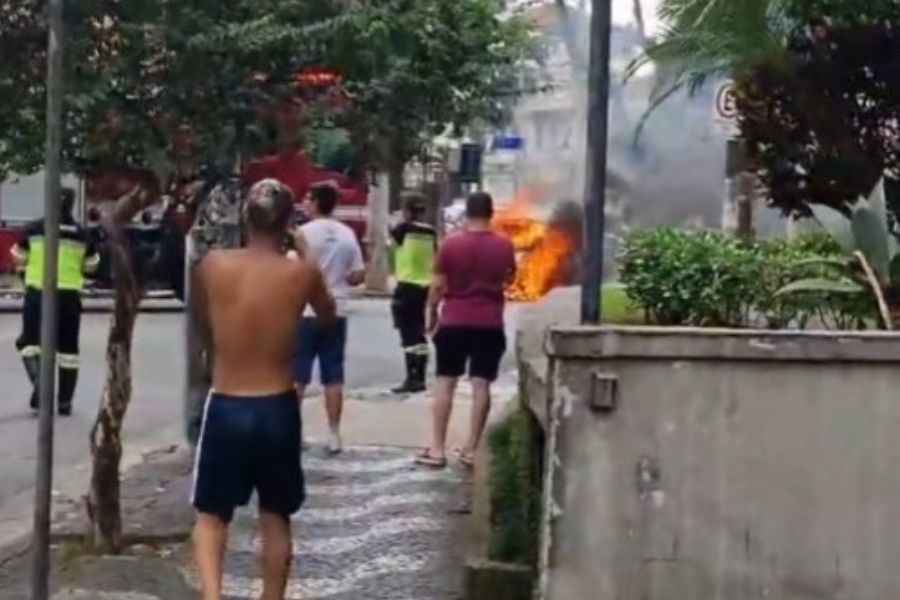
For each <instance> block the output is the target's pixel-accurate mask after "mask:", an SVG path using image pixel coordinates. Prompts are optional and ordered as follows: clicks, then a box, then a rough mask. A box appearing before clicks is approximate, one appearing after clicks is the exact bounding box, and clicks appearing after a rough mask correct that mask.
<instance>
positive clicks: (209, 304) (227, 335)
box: [198, 247, 335, 396]
mask: <svg viewBox="0 0 900 600" xmlns="http://www.w3.org/2000/svg"><path fill="white" fill-rule="evenodd" d="M198 275H199V277H200V278H201V280H202V281H201V282H200V286H199V287H200V288H201V289H202V293H203V296H204V297H203V298H202V299H201V302H202V303H203V304H205V306H206V310H207V315H208V322H209V326H210V329H211V331H210V334H211V342H212V348H213V360H214V366H213V389H214V390H215V391H216V392H217V393H220V394H227V395H232V396H260V395H266V394H275V393H281V392H284V391H285V390H290V389H292V388H293V384H294V377H293V373H292V363H291V359H292V356H293V352H294V344H295V336H296V324H297V319H298V318H299V315H301V314H302V313H303V310H304V309H305V308H306V306H307V305H310V306H312V308H313V310H315V312H316V314H317V315H318V316H319V317H320V318H325V319H331V318H333V317H334V312H335V308H334V301H333V300H332V299H331V297H330V295H329V293H328V291H327V289H326V287H325V283H324V280H323V279H322V275H321V273H320V272H319V270H318V269H317V268H316V267H315V266H314V265H312V264H311V263H308V262H306V261H296V260H291V259H288V258H286V257H284V256H280V255H278V254H276V253H274V252H271V251H268V250H261V249H257V248H252V247H251V248H244V249H240V250H221V251H217V252H213V253H210V254H209V255H208V256H207V257H206V258H204V260H203V262H202V263H201V264H200V265H199V273H198Z"/></svg>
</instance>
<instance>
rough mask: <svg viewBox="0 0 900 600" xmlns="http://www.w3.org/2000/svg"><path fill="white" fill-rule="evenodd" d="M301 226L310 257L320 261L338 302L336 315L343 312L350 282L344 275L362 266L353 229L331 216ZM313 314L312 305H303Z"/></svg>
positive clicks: (360, 253)
mask: <svg viewBox="0 0 900 600" xmlns="http://www.w3.org/2000/svg"><path fill="white" fill-rule="evenodd" d="M300 230H301V231H302V232H303V237H304V238H305V239H306V244H307V248H308V250H307V252H308V255H309V258H310V259H311V260H314V261H315V262H316V264H318V265H319V269H320V270H321V271H322V275H323V276H324V277H325V283H326V284H327V285H328V291H329V292H331V295H332V296H333V297H334V301H335V303H336V304H337V312H338V315H344V314H346V313H345V311H346V305H347V299H348V298H349V297H350V284H349V283H347V277H348V276H349V275H350V273H353V272H354V271H362V270H363V269H365V264H364V263H363V257H362V250H361V249H360V247H359V241H358V240H357V239H356V234H355V233H354V232H353V230H352V229H350V228H349V227H347V226H346V225H344V224H343V223H341V222H340V221H337V220H335V219H331V218H321V219H314V220H312V221H310V222H309V223H306V224H305V225H303V226H302V227H301V228H300ZM306 314H307V315H310V316H311V315H313V312H312V309H310V308H307V309H306Z"/></svg>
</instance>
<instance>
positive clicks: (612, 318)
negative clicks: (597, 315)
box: [600, 284, 644, 325]
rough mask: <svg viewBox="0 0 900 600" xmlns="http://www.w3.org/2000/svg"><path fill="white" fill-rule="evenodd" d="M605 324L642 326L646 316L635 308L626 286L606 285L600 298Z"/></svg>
mask: <svg viewBox="0 0 900 600" xmlns="http://www.w3.org/2000/svg"><path fill="white" fill-rule="evenodd" d="M600 307H601V308H602V310H601V313H602V315H603V322H604V323H609V324H614V325H640V324H642V323H643V322H644V315H643V314H642V313H641V311H640V310H638V309H637V308H635V306H634V305H633V304H632V302H631V299H630V298H629V297H628V293H627V292H626V291H625V288H624V286H622V285H620V284H606V285H604V286H603V291H602V293H601V296H600Z"/></svg>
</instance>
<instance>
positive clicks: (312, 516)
mask: <svg viewBox="0 0 900 600" xmlns="http://www.w3.org/2000/svg"><path fill="white" fill-rule="evenodd" d="M305 465H306V473H307V478H308V485H309V499H308V501H307V504H306V505H305V506H304V508H303V510H301V511H300V513H299V515H298V516H297V518H296V520H295V527H294V529H295V541H294V543H295V546H296V547H295V564H294V572H293V576H292V579H291V582H290V584H289V587H288V593H287V596H286V597H287V598H288V599H295V598H297V599H299V598H304V599H312V598H328V599H329V600H360V599H363V598H379V599H383V600H454V599H456V598H460V593H461V591H460V590H461V580H460V578H461V575H462V570H461V568H460V565H461V564H462V558H461V557H460V556H459V555H458V549H459V547H460V544H459V543H458V539H457V535H458V534H459V531H460V529H461V528H460V527H459V525H460V520H461V518H462V517H461V516H460V512H461V511H460V509H461V507H463V505H464V500H465V496H466V493H465V487H464V486H463V485H462V477H461V475H460V474H459V473H457V472H456V471H454V470H447V471H444V472H434V471H423V470H419V469H417V468H415V467H414V466H413V464H412V460H411V458H410V455H409V452H408V451H404V450H398V449H391V448H379V447H356V448H352V449H350V450H348V451H347V452H346V453H345V454H344V455H342V456H340V457H338V458H324V457H321V456H320V457H317V456H316V452H315V451H313V453H312V456H310V457H309V458H307V459H306V460H305ZM255 531H256V529H255V520H254V514H253V513H252V512H251V511H249V510H248V511H243V512H241V513H240V514H239V515H238V516H237V517H236V519H235V523H234V526H233V529H232V537H231V540H230V547H229V553H228V559H227V564H226V568H225V595H226V596H227V597H228V598H233V599H235V600H237V599H242V600H243V599H250V598H258V597H259V594H260V593H261V591H262V582H261V580H260V579H258V578H257V572H258V567H257V553H256V551H257V547H258V541H257V538H256V533H255ZM185 576H186V578H187V580H188V581H191V582H193V581H194V577H193V573H192V572H191V571H189V570H187V569H185Z"/></svg>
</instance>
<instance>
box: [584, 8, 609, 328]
mask: <svg viewBox="0 0 900 600" xmlns="http://www.w3.org/2000/svg"><path fill="white" fill-rule="evenodd" d="M591 6H592V9H593V12H592V13H591V61H590V67H589V74H588V102H589V105H588V139H587V178H586V185H585V198H584V209H585V210H584V213H585V236H584V239H585V248H586V250H587V252H586V257H585V261H584V277H583V281H582V284H581V322H582V323H593V324H597V323H600V317H601V314H600V306H601V303H600V294H601V288H602V286H603V260H604V256H603V254H604V252H603V243H604V234H605V230H606V153H607V142H608V139H609V58H610V56H609V55H610V36H611V34H612V24H611V21H612V0H592V2H591Z"/></svg>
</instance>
